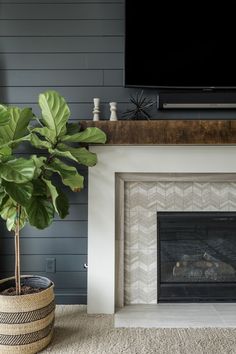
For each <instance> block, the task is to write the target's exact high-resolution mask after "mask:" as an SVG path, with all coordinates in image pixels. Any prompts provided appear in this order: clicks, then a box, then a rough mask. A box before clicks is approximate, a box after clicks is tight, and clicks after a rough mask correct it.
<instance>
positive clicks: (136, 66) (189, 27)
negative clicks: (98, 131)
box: [124, 0, 236, 89]
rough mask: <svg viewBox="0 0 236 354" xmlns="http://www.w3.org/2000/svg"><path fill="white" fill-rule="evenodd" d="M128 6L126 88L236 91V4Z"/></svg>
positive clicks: (150, 0) (149, 0)
mask: <svg viewBox="0 0 236 354" xmlns="http://www.w3.org/2000/svg"><path fill="white" fill-rule="evenodd" d="M125 6H126V11H125V75H124V76H125V86H127V87H155V88H183V89H184V88H187V89H188V88H193V89H204V88H216V89H217V88H219V89H225V88H227V89H228V88H229V89H235V88H236V15H235V9H234V8H235V1H233V0H225V1H219V2H218V1H210V0H205V1H203V0H194V1H189V0H188V1H183V0H180V1H169V0H160V1H156V0H145V1H139V0H138V1H134V0H126V5H125Z"/></svg>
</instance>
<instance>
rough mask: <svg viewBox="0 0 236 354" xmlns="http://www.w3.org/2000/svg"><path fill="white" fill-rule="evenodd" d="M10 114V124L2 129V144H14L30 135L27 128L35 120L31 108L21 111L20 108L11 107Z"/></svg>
mask: <svg viewBox="0 0 236 354" xmlns="http://www.w3.org/2000/svg"><path fill="white" fill-rule="evenodd" d="M8 112H9V115H10V120H9V122H8V124H7V125H4V126H3V127H0V140H1V144H4V143H10V142H14V141H15V140H17V141H19V142H20V141H21V138H23V137H25V136H26V135H28V130H27V127H28V125H29V122H30V120H31V119H32V118H33V113H32V110H31V109H30V108H25V109H23V110H21V109H20V108H18V107H9V108H8ZM23 140H24V139H23Z"/></svg>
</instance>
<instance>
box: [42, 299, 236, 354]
mask: <svg viewBox="0 0 236 354" xmlns="http://www.w3.org/2000/svg"><path fill="white" fill-rule="evenodd" d="M41 353H43V354H45V353H57V354H74V353H76V354H123V353H127V354H154V353H157V354H236V329H141V328H137V329H127V328H126V329H122V328H121V329H114V328H113V317H112V316H101V315H96V316H92V315H87V314H86V307H85V306H77V305H76V306H73V305H69V306H58V307H57V311H56V324H55V335H54V340H53V342H52V344H51V345H50V346H49V347H48V348H47V349H46V350H44V351H43V352H41Z"/></svg>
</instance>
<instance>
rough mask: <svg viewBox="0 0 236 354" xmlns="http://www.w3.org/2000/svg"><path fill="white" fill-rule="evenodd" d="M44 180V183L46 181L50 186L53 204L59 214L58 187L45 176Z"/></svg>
mask: <svg viewBox="0 0 236 354" xmlns="http://www.w3.org/2000/svg"><path fill="white" fill-rule="evenodd" d="M43 181H44V183H46V185H47V187H48V190H49V193H50V196H51V198H52V204H53V206H54V208H55V210H56V212H57V213H58V214H59V212H58V210H57V203H56V200H57V197H58V192H57V189H56V187H55V186H54V185H53V184H52V182H51V181H50V180H49V179H45V178H43Z"/></svg>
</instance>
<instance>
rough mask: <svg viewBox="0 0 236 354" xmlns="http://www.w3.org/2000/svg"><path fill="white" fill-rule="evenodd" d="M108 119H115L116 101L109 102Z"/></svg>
mask: <svg viewBox="0 0 236 354" xmlns="http://www.w3.org/2000/svg"><path fill="white" fill-rule="evenodd" d="M110 112H111V115H110V120H112V121H116V120H117V103H116V102H110Z"/></svg>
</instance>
